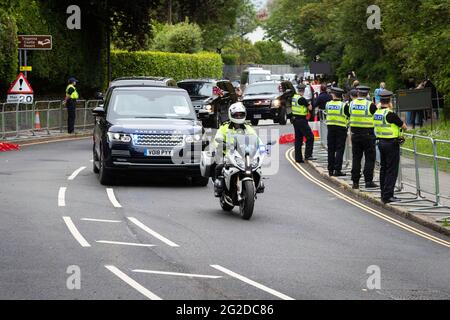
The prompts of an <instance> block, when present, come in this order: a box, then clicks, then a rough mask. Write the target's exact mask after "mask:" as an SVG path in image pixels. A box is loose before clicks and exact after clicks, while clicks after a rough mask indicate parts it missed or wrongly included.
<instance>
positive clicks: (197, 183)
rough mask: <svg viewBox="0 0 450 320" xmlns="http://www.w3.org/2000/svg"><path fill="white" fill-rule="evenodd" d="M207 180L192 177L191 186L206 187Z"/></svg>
mask: <svg viewBox="0 0 450 320" xmlns="http://www.w3.org/2000/svg"><path fill="white" fill-rule="evenodd" d="M208 182H209V178H204V177H192V184H193V185H194V186H199V187H206V186H207V185H208Z"/></svg>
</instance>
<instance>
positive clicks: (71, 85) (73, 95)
mask: <svg viewBox="0 0 450 320" xmlns="http://www.w3.org/2000/svg"><path fill="white" fill-rule="evenodd" d="M70 88H73V89H74V92H72V94H71V95H70V99H73V100H77V99H78V98H79V97H80V96H79V95H78V91H77V88H75V86H74V85H73V84H69V85H68V86H67V88H66V93H67V94H69V89H70Z"/></svg>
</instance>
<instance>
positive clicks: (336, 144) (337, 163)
mask: <svg viewBox="0 0 450 320" xmlns="http://www.w3.org/2000/svg"><path fill="white" fill-rule="evenodd" d="M346 140H347V128H344V127H339V126H328V136H327V141H328V171H329V172H334V171H341V170H342V162H343V160H344V151H345V142H346Z"/></svg>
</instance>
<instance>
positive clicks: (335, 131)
mask: <svg viewBox="0 0 450 320" xmlns="http://www.w3.org/2000/svg"><path fill="white" fill-rule="evenodd" d="M330 90H331V97H332V100H331V101H329V102H327V104H326V107H325V109H326V114H327V128H328V137H327V143H328V173H329V175H330V177H331V176H335V177H344V176H346V174H345V173H343V172H342V163H343V160H344V151H345V142H346V141H347V131H348V117H347V116H346V115H345V113H344V109H345V105H346V103H345V102H343V101H342V96H343V94H344V90H343V89H341V88H337V87H331V89H330Z"/></svg>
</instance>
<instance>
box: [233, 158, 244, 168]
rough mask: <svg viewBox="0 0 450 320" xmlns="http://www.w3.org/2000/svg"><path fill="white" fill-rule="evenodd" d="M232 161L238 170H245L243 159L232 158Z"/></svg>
mask: <svg viewBox="0 0 450 320" xmlns="http://www.w3.org/2000/svg"><path fill="white" fill-rule="evenodd" d="M234 160H235V162H236V165H237V166H238V167H240V168H242V169H244V168H245V161H244V159H242V158H238V157H236V158H234Z"/></svg>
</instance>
